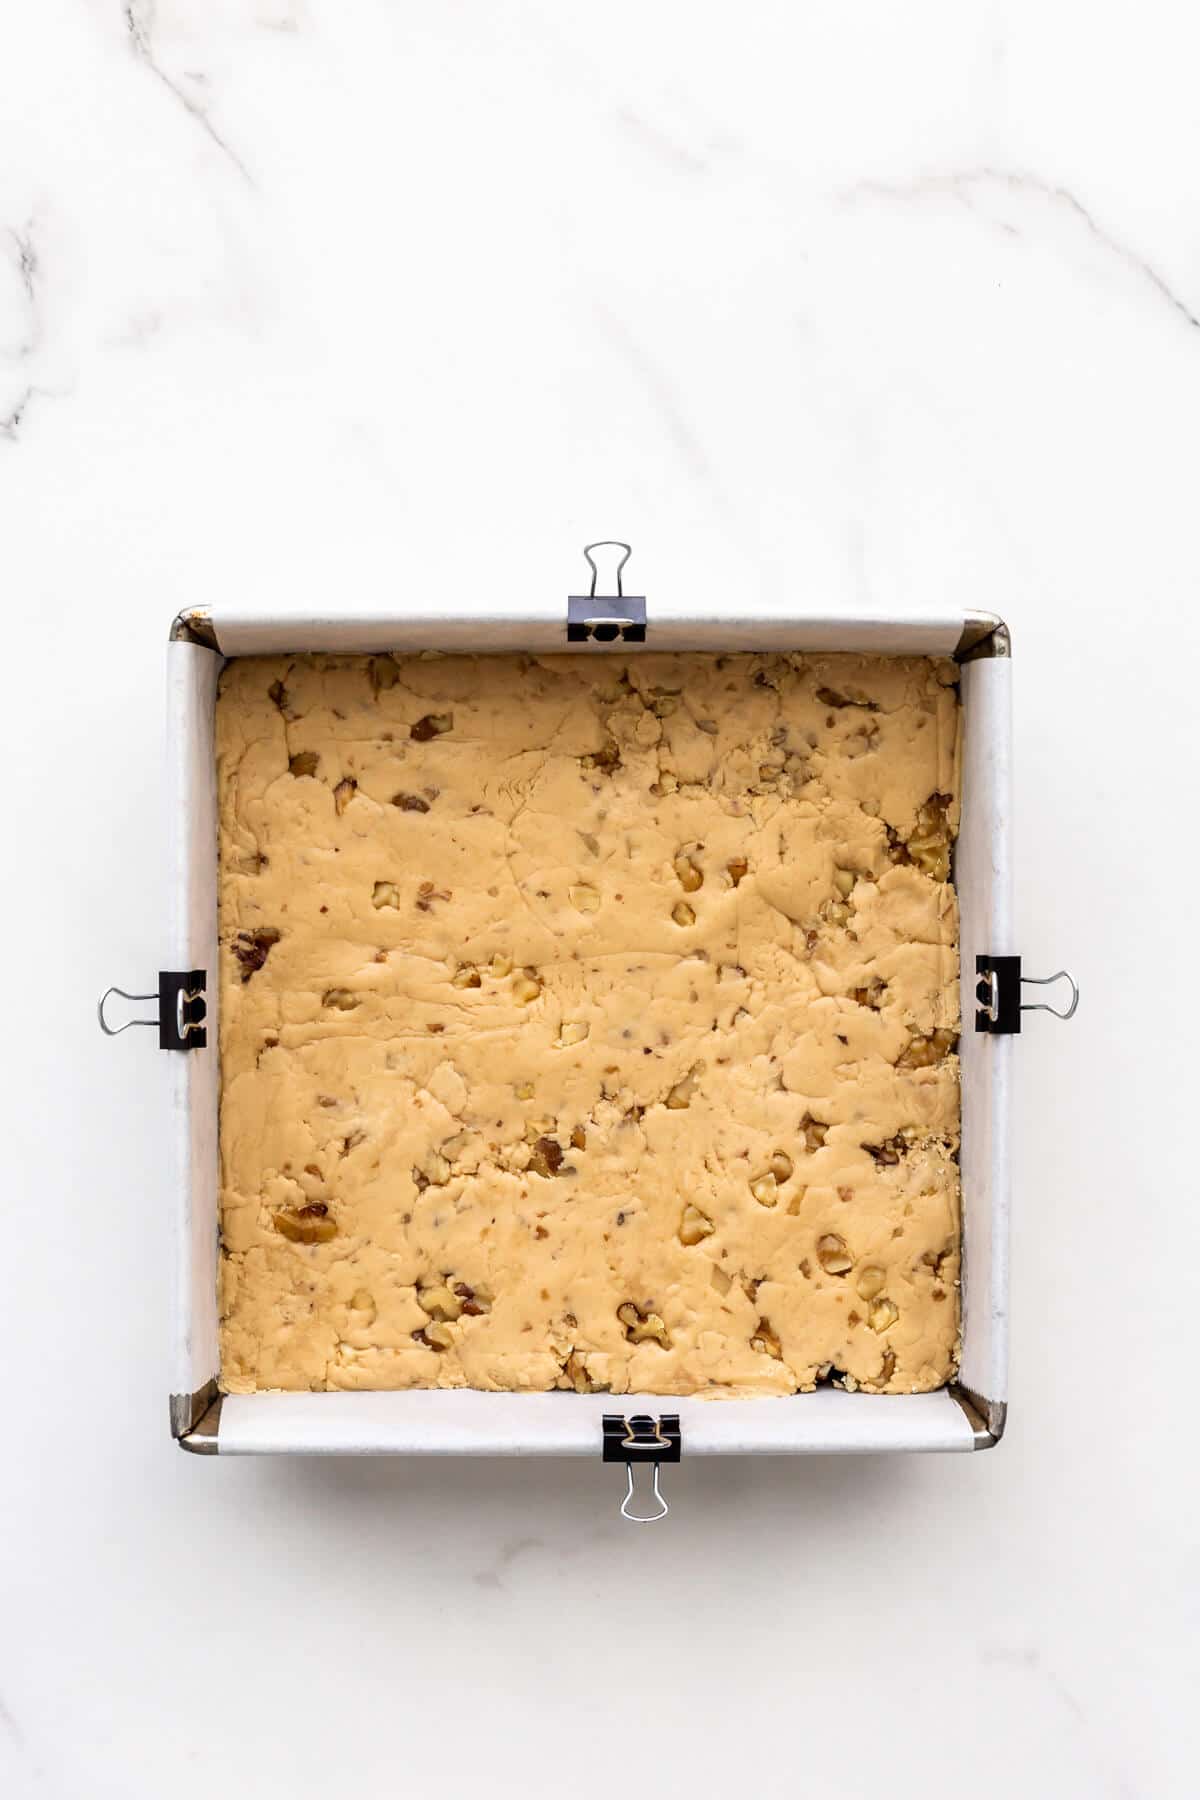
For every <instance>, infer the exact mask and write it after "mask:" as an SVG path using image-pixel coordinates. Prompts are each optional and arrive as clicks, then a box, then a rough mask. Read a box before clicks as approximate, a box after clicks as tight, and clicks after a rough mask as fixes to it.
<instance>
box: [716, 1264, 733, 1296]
mask: <svg viewBox="0 0 1200 1800" xmlns="http://www.w3.org/2000/svg"><path fill="white" fill-rule="evenodd" d="M711 1279H712V1284H713V1286H714V1287H715V1288H716V1290H717V1292H718V1294H722V1295H724V1294H727V1293H728V1292H729V1290H730V1288H731V1287H732V1286H733V1277H732V1276H731V1275H727V1274H726V1273H725V1271H724V1269H722V1268H720V1267H719V1265H718V1264H717V1263H714V1264H713V1269H712V1277H711Z"/></svg>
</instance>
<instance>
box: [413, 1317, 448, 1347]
mask: <svg viewBox="0 0 1200 1800" xmlns="http://www.w3.org/2000/svg"><path fill="white" fill-rule="evenodd" d="M412 1335H413V1337H414V1338H415V1339H416V1341H417V1343H418V1344H424V1345H425V1347H426V1349H428V1350H449V1348H450V1346H451V1345H452V1344H453V1342H454V1333H453V1332H452V1331H451V1329H450V1327H449V1326H448V1325H441V1324H436V1323H431V1324H429V1325H426V1326H425V1328H424V1330H422V1331H414V1332H413V1334H412Z"/></svg>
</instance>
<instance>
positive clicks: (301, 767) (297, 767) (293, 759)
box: [288, 750, 321, 775]
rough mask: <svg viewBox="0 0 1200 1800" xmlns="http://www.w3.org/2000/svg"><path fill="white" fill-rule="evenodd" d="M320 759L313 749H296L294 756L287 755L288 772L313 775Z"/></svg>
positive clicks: (290, 773)
mask: <svg viewBox="0 0 1200 1800" xmlns="http://www.w3.org/2000/svg"><path fill="white" fill-rule="evenodd" d="M320 760H321V759H320V757H319V756H318V755H317V752H316V751H315V750H298V751H297V752H296V754H295V756H289V757H288V774H289V775H315V774H316V772H317V764H318V763H319V762H320Z"/></svg>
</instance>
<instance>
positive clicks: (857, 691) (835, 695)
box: [817, 687, 879, 712]
mask: <svg viewBox="0 0 1200 1800" xmlns="http://www.w3.org/2000/svg"><path fill="white" fill-rule="evenodd" d="M817 699H818V700H819V701H820V702H821V705H822V706H833V707H841V706H861V707H863V708H865V710H866V711H867V712H878V710H879V703H878V701H875V700H871V699H869V698H868V696H867V695H866V694H864V693H863V692H862V689H861V688H850V687H848V688H847V689H846V691H845V692H844V693H839V692H838V691H837V689H836V688H831V687H819V688H818V689H817Z"/></svg>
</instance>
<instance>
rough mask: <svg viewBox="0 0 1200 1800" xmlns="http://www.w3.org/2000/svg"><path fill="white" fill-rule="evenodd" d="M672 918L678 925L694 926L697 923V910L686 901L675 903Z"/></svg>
mask: <svg viewBox="0 0 1200 1800" xmlns="http://www.w3.org/2000/svg"><path fill="white" fill-rule="evenodd" d="M671 917H672V918H673V919H674V921H675V923H676V924H677V925H694V924H695V923H696V913H695V909H694V908H693V907H691V906H689V905H688V903H687V901H686V900H677V901H676V902H675V904H674V906H673V907H672V908H671Z"/></svg>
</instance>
